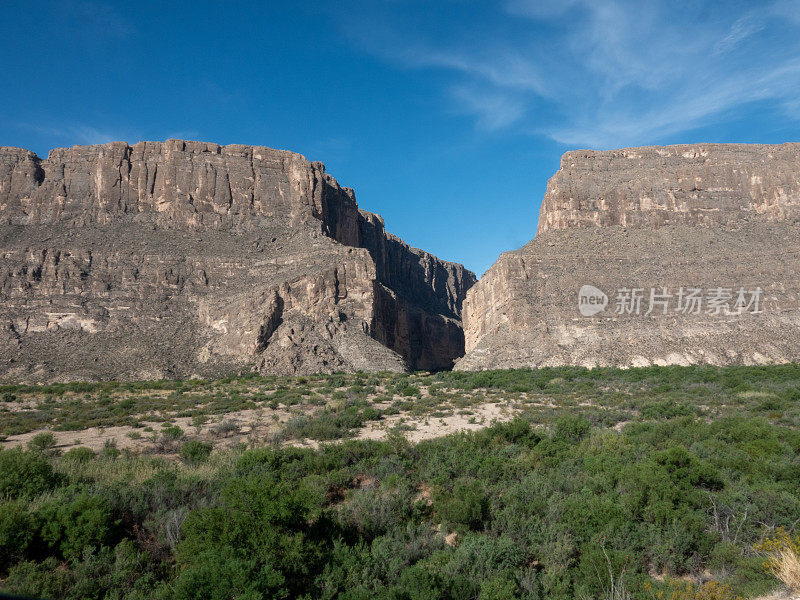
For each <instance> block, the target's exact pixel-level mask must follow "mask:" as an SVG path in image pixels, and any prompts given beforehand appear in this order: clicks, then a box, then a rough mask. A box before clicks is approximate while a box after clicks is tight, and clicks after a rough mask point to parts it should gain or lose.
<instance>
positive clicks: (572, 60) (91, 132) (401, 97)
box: [0, 0, 800, 275]
mask: <svg viewBox="0 0 800 600" xmlns="http://www.w3.org/2000/svg"><path fill="white" fill-rule="evenodd" d="M291 4H293V3H285V2H280V3H278V2H275V3H240V2H219V1H216V2H203V1H195V2H191V3H190V2H186V3H161V2H159V3H156V2H136V3H125V4H117V3H102V2H92V1H86V0H82V1H78V0H63V1H59V2H47V1H43V2H39V3H36V9H35V10H34V9H33V8H32V6H33V5H29V4H27V5H26V4H25V3H14V4H12V3H6V5H5V6H4V7H2V9H1V10H2V19H0V81H2V82H3V83H2V93H0V145H10V146H20V147H24V148H29V149H31V150H34V151H35V152H37V153H38V154H39V155H41V156H46V155H47V153H48V151H49V150H50V149H51V148H54V147H61V146H71V145H74V144H91V143H104V142H108V141H112V140H124V141H128V142H131V143H133V142H136V141H138V140H142V139H147V140H163V139H167V138H171V137H179V138H186V139H199V140H205V141H214V142H219V143H222V144H228V143H246V144H258V145H266V146H272V147H276V148H284V149H288V150H293V151H296V152H300V153H302V154H304V155H306V156H307V157H308V158H310V159H312V160H321V161H323V162H325V163H326V165H327V166H328V170H329V171H330V172H331V173H332V174H333V175H334V176H335V177H336V178H337V179H338V180H339V181H340V182H341V183H342V184H343V185H347V186H350V187H353V188H355V190H356V197H357V199H358V201H359V205H360V206H361V207H362V208H364V209H366V210H370V211H373V212H377V213H380V214H382V215H383V216H384V218H385V219H386V223H387V228H388V229H389V230H390V231H392V232H393V233H396V234H397V235H400V236H401V237H403V238H404V239H405V240H406V241H408V242H409V243H411V244H412V245H415V246H418V247H421V248H424V249H426V250H429V251H431V252H434V253H435V254H437V255H438V256H440V257H442V258H446V259H449V260H456V261H459V262H463V263H464V264H465V265H466V266H467V267H469V268H471V269H473V270H474V271H476V272H477V273H478V274H479V275H480V274H481V273H482V272H483V271H484V270H485V269H487V268H488V267H489V266H491V264H492V263H493V262H494V261H495V260H496V258H497V256H498V255H499V253H500V252H502V251H505V250H513V249H515V248H518V247H519V246H521V245H523V244H524V243H526V242H527V241H529V240H530V239H531V238H532V237H533V234H534V232H535V230H536V220H537V215H538V210H539V205H540V202H541V197H542V194H543V192H544V189H545V185H546V182H547V179H548V177H550V176H551V175H552V174H553V173H554V172H555V171H556V170H557V168H558V163H559V157H560V155H561V153H562V152H564V151H565V150H569V149H577V148H597V149H608V148H618V147H625V146H633V145H644V144H671V143H688V142H700V141H714V142H762V143H780V142H785V141H798V140H800V131H799V130H800V2H798V1H797V0H776V1H767V2H754V1H749V2H736V1H724V2H723V1H716V2H704V1H702V0H693V1H691V2H690V1H684V0H669V1H666V0H665V1H662V2H656V1H647V0H643V1H642V0H640V1H627V0H558V1H547V0H545V1H533V0H499V1H496V2H478V1H475V2H470V1H467V0H440V1H438V2H431V1H413V0H383V1H380V2H375V1H368V2H367V1H365V2H357V1H353V2H315V1H313V0H312V1H309V2H304V3H302V7H294V6H291Z"/></svg>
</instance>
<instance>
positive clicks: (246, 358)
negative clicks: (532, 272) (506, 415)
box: [0, 140, 475, 381]
mask: <svg viewBox="0 0 800 600" xmlns="http://www.w3.org/2000/svg"><path fill="white" fill-rule="evenodd" d="M474 281H475V278H474V275H473V274H472V273H470V272H469V271H467V270H465V269H464V268H463V267H462V266H461V265H457V264H454V263H448V262H445V261H441V260H439V259H437V258H436V257H434V256H432V255H430V254H428V253H426V252H423V251H421V250H417V249H413V248H410V247H408V246H407V245H406V244H404V243H403V242H402V241H401V240H399V239H397V238H395V237H394V236H391V235H390V234H387V233H385V231H384V229H383V222H382V220H381V219H380V217H377V216H376V215H372V214H370V213H366V212H363V211H359V209H358V206H357V204H356V202H355V197H354V194H353V192H352V190H350V189H348V188H344V187H341V186H339V184H338V183H337V182H336V180H335V179H333V178H332V177H331V176H330V175H328V174H327V173H326V172H325V168H324V166H323V165H322V164H320V163H312V162H309V161H307V160H306V159H305V158H304V157H302V156H300V155H298V154H293V153H291V152H285V151H280V150H273V149H270V148H265V147H253V146H239V145H234V146H219V145H216V144H206V143H200V142H184V141H180V140H169V141H167V142H163V143H160V142H140V143H138V144H136V145H134V146H128V145H127V144H125V143H112V144H106V145H100V146H82V147H74V148H71V149H57V150H53V151H52V152H51V153H50V156H49V157H48V158H47V159H46V160H42V159H40V158H38V157H37V156H35V155H34V154H33V153H31V152H29V151H27V150H21V149H17V148H0V299H2V305H0V379H4V380H8V381H17V380H31V381H49V380H74V379H89V378H126V379H131V378H155V377H188V376H192V375H200V376H214V375H219V374H222V373H229V372H231V371H235V370H241V369H250V368H257V369H259V370H261V371H263V372H270V373H310V372H331V371H337V370H400V369H406V368H414V369H440V368H448V367H449V366H451V365H452V363H453V361H454V360H455V359H456V358H457V357H458V356H460V355H461V354H462V353H463V331H462V329H461V322H460V314H461V304H462V301H463V299H464V296H465V293H466V290H467V289H468V288H469V287H470V286H471V285H472V284H473V283H474Z"/></svg>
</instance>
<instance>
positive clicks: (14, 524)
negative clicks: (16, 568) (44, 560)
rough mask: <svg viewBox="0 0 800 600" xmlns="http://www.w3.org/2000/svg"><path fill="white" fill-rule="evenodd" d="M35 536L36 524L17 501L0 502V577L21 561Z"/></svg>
mask: <svg viewBox="0 0 800 600" xmlns="http://www.w3.org/2000/svg"><path fill="white" fill-rule="evenodd" d="M35 536H36V523H35V521H34V519H33V517H32V516H31V515H30V513H29V512H28V509H27V508H26V506H25V505H24V504H23V503H22V502H20V501H18V500H9V501H6V502H2V501H0V576H2V575H3V574H4V571H5V569H6V568H7V567H8V566H9V565H11V564H13V563H15V562H17V561H19V560H21V559H22V558H23V557H24V556H25V554H26V553H27V551H28V548H29V547H30V545H31V544H32V542H33V540H34V538H35Z"/></svg>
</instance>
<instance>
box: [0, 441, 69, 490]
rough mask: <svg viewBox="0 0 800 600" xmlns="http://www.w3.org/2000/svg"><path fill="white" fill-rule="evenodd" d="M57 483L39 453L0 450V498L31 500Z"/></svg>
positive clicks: (46, 462) (20, 450)
mask: <svg viewBox="0 0 800 600" xmlns="http://www.w3.org/2000/svg"><path fill="white" fill-rule="evenodd" d="M58 481H59V478H58V476H57V475H56V474H55V473H54V472H53V467H52V466H51V465H50V462H49V461H48V460H47V458H46V457H44V456H43V455H42V454H41V453H39V452H31V451H30V450H28V451H25V450H22V449H19V448H14V449H12V450H3V449H0V497H3V496H6V497H9V498H33V497H34V496H38V495H39V494H41V493H43V492H46V491H48V490H51V489H53V488H54V487H55V486H56V484H57V483H58Z"/></svg>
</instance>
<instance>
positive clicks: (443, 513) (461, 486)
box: [433, 480, 489, 529]
mask: <svg viewBox="0 0 800 600" xmlns="http://www.w3.org/2000/svg"><path fill="white" fill-rule="evenodd" d="M433 507H434V511H435V512H436V514H437V515H439V516H440V517H441V518H442V520H444V521H446V522H448V523H454V524H457V525H466V526H468V527H471V528H475V529H477V528H479V527H482V526H483V525H484V520H485V519H486V516H487V513H488V508H489V504H488V500H487V498H486V491H485V490H484V487H483V484H482V483H481V482H480V481H465V480H459V481H457V482H456V484H455V486H453V491H452V492H448V491H441V492H439V493H438V494H437V495H436V496H435V497H434V503H433Z"/></svg>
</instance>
